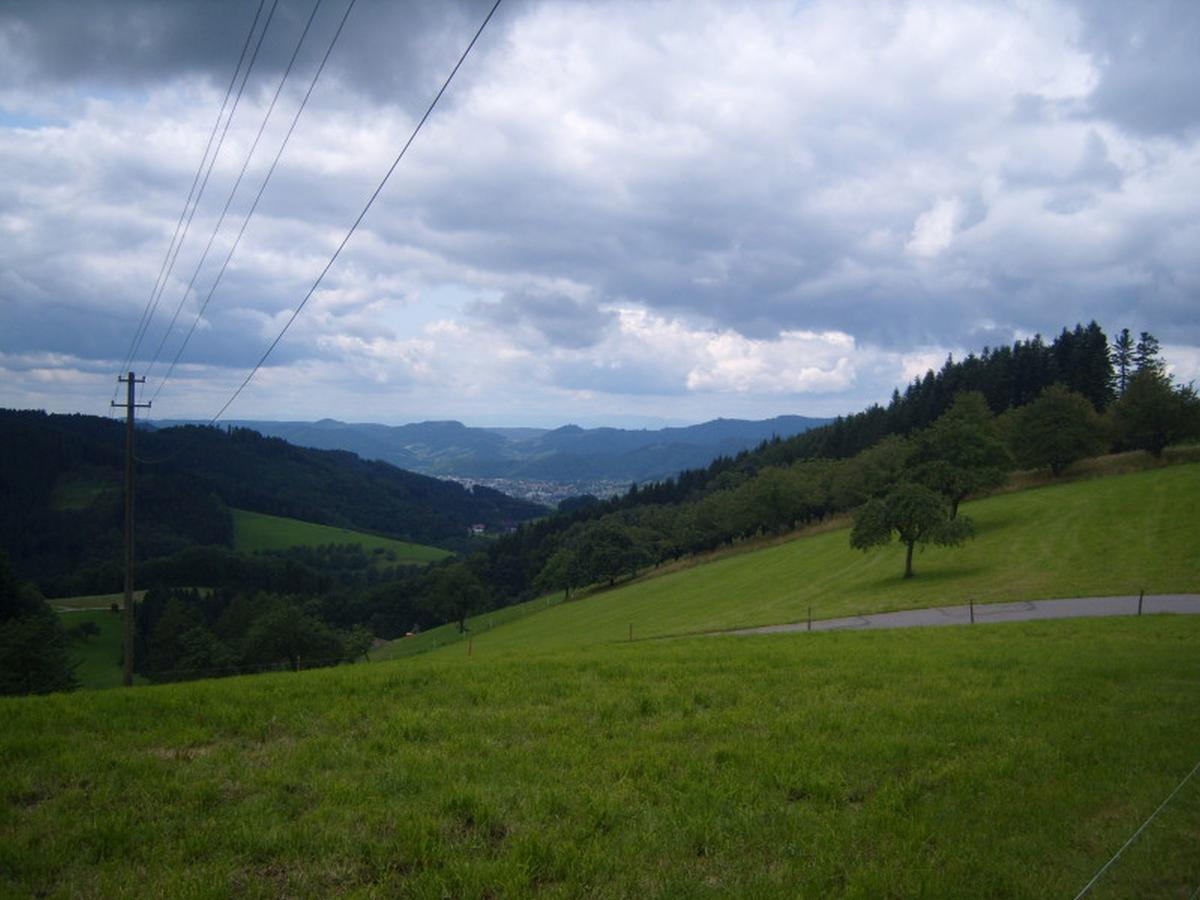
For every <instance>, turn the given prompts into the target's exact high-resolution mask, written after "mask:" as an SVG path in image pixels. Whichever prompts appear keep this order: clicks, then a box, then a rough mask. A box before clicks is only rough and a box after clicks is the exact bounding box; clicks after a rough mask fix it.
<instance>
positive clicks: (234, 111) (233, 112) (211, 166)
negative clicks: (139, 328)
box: [139, 0, 279, 344]
mask: <svg viewBox="0 0 1200 900" xmlns="http://www.w3.org/2000/svg"><path fill="white" fill-rule="evenodd" d="M278 6H279V0H271V9H270V11H269V12H268V13H267V20H266V22H265V23H263V30H262V31H260V32H259V34H258V42H257V43H256V44H255V45H254V53H253V54H251V56H250V62H249V63H248V64H247V65H246V71H245V72H243V73H242V82H241V84H239V85H238V92H237V97H236V98H235V99H234V102H233V107H232V109H230V111H229V118H228V119H226V120H225V127H224V128H223V129H222V130H221V139H220V140H219V141H218V142H217V149H216V151H215V152H214V153H213V155H212V159H210V160H209V162H208V171H206V172H205V173H204V181H202V182H201V183H200V193H199V194H197V195H196V202H195V204H194V205H193V206H192V211H191V212H190V213H188V219H187V224H185V225H184V227H183V237H182V238H180V240H179V244H178V246H176V248H175V256H174V257H172V259H171V265H170V266H168V267H167V277H168V278H170V275H171V272H172V271H173V270H174V268H175V262H176V261H177V260H178V259H179V251H180V250H182V249H183V242H184V240H185V239H186V238H187V233H188V230H189V229H190V228H191V226H192V219H194V218H195V216H196V211H197V210H198V209H199V208H200V199H201V198H202V197H203V196H204V189H205V188H206V187H208V179H209V177H210V176H211V175H212V172H213V169H214V168H215V167H216V164H217V156H218V155H219V154H220V152H221V147H222V146H223V145H224V143H225V138H226V136H228V134H229V128H230V126H231V125H233V117H234V116H235V115H236V114H237V108H238V105H239V104H240V103H241V102H242V94H243V93H245V90H246V82H247V81H249V80H250V72H251V71H253V69H254V63H255V62H256V61H257V60H258V53H259V51H260V50H262V45H263V40H264V39H265V38H266V36H267V30H268V29H269V28H270V27H271V19H272V18H274V16H275V10H276V9H277V8H278ZM194 278H195V276H194V275H193V280H194ZM166 288H167V282H166V280H164V281H163V283H162V285H161V286H160V287H159V291H158V297H157V298H156V299H155V301H154V309H157V308H158V303H159V301H160V300H161V299H162V295H163V291H165V290H166ZM190 289H191V283H190V282H189V284H188V290H190ZM184 296H185V297H186V296H187V295H186V291H185V293H184ZM150 315H151V318H153V316H154V310H151V313H150ZM149 325H150V323H149V322H147V323H146V329H147V330H149ZM142 337H145V332H143V334H142ZM140 343H141V340H140V339H139V344H140Z"/></svg>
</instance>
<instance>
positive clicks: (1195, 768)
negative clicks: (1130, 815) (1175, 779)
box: [1075, 762, 1200, 900]
mask: <svg viewBox="0 0 1200 900" xmlns="http://www.w3.org/2000/svg"><path fill="white" fill-rule="evenodd" d="M1198 771H1200V762H1198V763H1196V765H1194V766H1193V767H1192V771H1190V772H1188V773H1187V775H1186V776H1184V779H1183V781H1181V782H1179V784H1177V785H1176V786H1175V790H1173V791H1171V793H1169V794H1168V795H1167V799H1166V800H1164V801H1163V802H1162V803H1160V804H1159V807H1158V809H1156V810H1155V811H1154V812H1152V813H1151V814H1150V818H1148V819H1147V820H1146V821H1145V822H1143V823H1142V824H1141V827H1139V828H1138V830H1137V831H1135V832H1134V833H1133V834H1132V835H1131V836H1130V838H1129V840H1127V841H1126V842H1125V843H1124V844H1123V845H1122V846H1121V849H1120V850H1118V851H1117V852H1116V853H1115V854H1113V858H1112V859H1110V860H1109V861H1108V862H1106V863H1105V864H1104V865H1103V866H1101V867H1100V871H1099V872H1097V873H1096V874H1095V875H1093V876H1092V880H1091V881H1089V882H1088V883H1087V884H1085V885H1084V886H1083V890H1082V891H1080V892H1079V893H1078V894H1076V895H1075V900H1079V898H1080V897H1082V896H1083V895H1084V894H1086V893H1087V892H1088V891H1090V890H1091V889H1092V887H1093V886H1094V885H1095V884H1096V882H1097V881H1099V880H1100V876H1101V875H1103V874H1104V873H1105V872H1107V871H1108V868H1109V866H1111V865H1112V864H1113V863H1115V862H1116V861H1117V860H1118V859H1119V858H1120V856H1121V854H1122V853H1124V852H1125V851H1126V850H1128V849H1129V845H1130V844H1132V843H1133V842H1134V841H1136V840H1137V838H1138V835H1139V834H1141V833H1142V832H1143V831H1145V830H1146V826H1147V825H1149V824H1150V823H1151V822H1153V821H1154V820H1155V819H1156V818H1158V814H1159V813H1160V812H1162V811H1163V810H1164V809H1166V807H1167V804H1168V803H1170V802H1171V800H1172V799H1174V797H1175V795H1176V794H1178V793H1179V791H1180V790H1181V789H1182V788H1183V786H1184V785H1185V784H1187V783H1188V782H1189V781H1191V779H1192V776H1193V775H1195V774H1196V772H1198ZM1198 890H1200V889H1198ZM1193 896H1195V895H1193Z"/></svg>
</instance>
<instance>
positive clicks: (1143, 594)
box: [1138, 588, 1146, 616]
mask: <svg viewBox="0 0 1200 900" xmlns="http://www.w3.org/2000/svg"><path fill="white" fill-rule="evenodd" d="M1145 596H1146V589H1145V588H1142V589H1141V590H1140V591H1138V615H1139V616H1140V615H1141V614H1142V599H1143V598H1144V597H1145Z"/></svg>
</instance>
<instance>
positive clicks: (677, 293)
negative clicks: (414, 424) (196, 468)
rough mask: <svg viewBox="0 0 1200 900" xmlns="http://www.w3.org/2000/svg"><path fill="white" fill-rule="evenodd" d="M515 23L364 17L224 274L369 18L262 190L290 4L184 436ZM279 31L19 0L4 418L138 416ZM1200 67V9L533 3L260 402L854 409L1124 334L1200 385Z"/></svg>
mask: <svg viewBox="0 0 1200 900" xmlns="http://www.w3.org/2000/svg"><path fill="white" fill-rule="evenodd" d="M272 2H273V0H266V2H265V6H264V7H263V8H262V11H261V15H260V16H259V18H258V25H257V27H256V30H255V32H254V34H253V37H252V38H251V43H250V46H251V49H253V46H254V44H255V43H256V42H257V41H258V39H259V34H261V33H262V27H263V24H264V22H266V20H267V17H268V14H269V13H271V10H272ZM489 6H490V4H488V3H479V2H463V3H459V4H455V3H451V2H446V0H428V2H413V3H394V2H383V0H358V2H357V4H356V5H355V6H354V7H353V9H352V10H351V12H350V15H349V18H348V19H347V22H346V26H345V29H344V31H343V33H342V34H341V36H340V38H339V39H338V41H337V43H336V44H335V45H334V47H333V50H332V54H331V56H330V59H329V64H328V66H327V67H326V69H325V70H324V73H323V74H322V76H321V78H320V80H319V81H318V82H317V84H316V87H315V89H314V90H313V93H312V97H311V99H310V100H309V102H308V105H307V107H306V108H305V109H304V112H303V114H302V115H301V117H300V118H299V120H298V123H297V125H296V128H295V131H294V134H293V136H292V138H291V140H290V142H289V143H288V145H287V147H286V149H285V150H284V152H283V155H282V157H281V158H280V161H279V164H278V167H277V168H276V170H275V172H274V175H273V177H272V178H271V180H270V182H269V183H268V184H267V186H266V189H265V190H264V191H263V193H262V199H261V202H260V203H259V205H258V207H257V211H256V212H255V214H254V216H253V217H252V218H251V219H250V220H249V224H248V225H247V227H246V229H245V234H244V236H243V237H242V239H241V241H240V243H239V244H238V246H237V249H236V252H235V253H234V255H233V256H232V257H231V259H230V263H229V267H228V269H227V271H226V272H225V274H224V276H223V277H222V279H221V281H220V283H219V284H217V286H216V289H215V290H213V285H214V282H215V279H216V278H217V273H218V270H219V269H220V266H221V263H222V262H223V261H224V260H225V258H226V256H227V254H228V252H229V250H230V248H231V246H232V245H233V242H234V239H235V237H236V236H237V233H238V230H239V228H241V226H242V223H243V220H244V217H245V215H246V212H247V211H248V210H249V208H250V206H251V204H252V203H253V201H254V198H255V194H256V193H257V192H258V190H259V188H260V185H261V184H262V182H263V178H264V176H265V175H266V174H267V171H268V168H269V167H270V165H271V162H272V160H273V159H274V158H275V155H276V153H277V152H278V150H279V148H280V145H281V142H282V140H283V137H284V134H285V133H286V131H287V129H288V126H289V125H290V124H291V122H292V120H293V117H294V116H295V113H296V110H297V108H298V107H299V105H300V101H301V98H302V97H303V96H304V93H305V91H306V90H307V89H308V86H309V84H310V81H311V79H312V77H313V74H314V72H315V71H316V68H317V65H318V63H319V61H320V58H321V56H322V55H323V54H324V53H325V52H326V48H327V47H328V46H329V42H330V40H331V38H332V36H333V34H334V31H335V29H336V28H337V24H338V21H339V20H340V19H341V18H342V16H343V14H344V12H345V11H346V8H347V0H322V2H321V3H320V5H319V7H317V9H316V13H315V16H314V17H313V19H312V25H311V27H310V28H309V30H308V33H307V36H306V37H305V40H304V42H303V43H302V44H300V45H299V52H298V55H297V56H296V62H295V65H294V67H293V68H292V71H291V74H290V76H289V77H288V79H287V81H286V82H285V83H284V84H283V88H282V91H281V93H280V94H279V100H278V102H277V103H276V105H275V109H274V114H273V115H272V117H271V118H270V119H269V120H268V121H267V124H266V127H265V129H264V130H263V133H262V137H261V139H260V140H259V141H258V143H257V147H256V149H255V152H254V154H253V156H251V157H250V158H249V164H248V166H247V168H246V174H245V176H244V177H243V178H242V180H241V184H240V186H239V187H238V190H237V191H236V192H234V193H232V194H231V191H232V189H233V187H234V184H235V182H236V181H237V179H238V175H239V172H240V171H241V169H242V167H243V164H244V163H245V162H246V160H247V154H248V153H249V151H250V149H251V147H252V145H254V142H255V136H256V134H257V133H258V132H259V129H260V127H261V126H262V123H263V119H264V115H265V113H266V112H267V109H268V107H269V105H270V104H271V102H272V97H273V96H274V95H275V93H276V91H277V89H278V87H279V84H280V79H281V77H282V76H283V74H284V71H285V69H286V67H287V64H288V60H289V58H291V56H292V54H293V52H294V51H295V50H296V47H297V42H298V41H299V39H300V36H301V33H302V31H303V29H304V27H305V23H306V21H307V20H308V19H309V16H310V14H311V13H312V12H313V8H314V0H278V4H277V6H276V7H275V8H274V12H273V14H271V16H270V21H269V23H267V24H268V27H267V28H266V31H265V35H264V36H263V37H262V42H261V50H260V52H259V54H258V56H257V58H256V60H255V63H254V66H253V68H252V69H251V70H250V72H249V75H248V76H247V78H246V82H245V84H246V87H245V91H244V93H243V94H242V96H241V99H240V102H239V103H238V105H237V107H236V110H235V111H234V114H233V116H232V122H231V124H230V125H229V127H228V133H227V134H226V135H225V137H224V140H223V143H221V148H220V153H219V154H218V155H217V157H216V162H215V164H214V166H213V168H212V173H211V175H210V176H209V177H208V178H207V181H206V182H204V191H203V193H202V195H201V196H200V201H199V203H198V205H197V207H196V211H195V214H194V218H193V219H192V221H191V224H190V226H189V230H188V233H187V238H186V240H185V241H184V243H183V244H182V247H181V249H180V250H179V252H178V255H177V256H176V257H175V259H174V264H173V266H172V267H171V269H170V277H169V278H167V279H166V281H165V288H164V289H163V290H162V292H161V299H160V300H159V302H158V305H157V308H156V309H155V312H154V316H153V318H152V319H151V321H150V325H149V327H148V329H147V331H146V334H145V338H144V340H143V341H142V342H141V344H140V347H139V349H138V352H137V353H136V354H135V358H134V361H133V363H132V368H133V369H134V370H135V371H136V372H137V373H138V374H139V375H141V374H143V373H148V375H149V381H148V384H147V385H146V388H147V396H154V397H155V400H154V407H153V410H152V415H153V416H154V417H158V418H204V419H207V418H210V417H212V416H213V415H214V414H216V412H217V411H218V410H219V409H220V408H221V406H222V405H223V404H224V403H225V402H226V401H227V400H228V399H229V397H230V396H231V395H232V393H233V391H234V389H235V388H236V387H237V386H238V384H240V383H241V381H242V380H243V379H244V378H245V377H246V375H247V374H248V373H249V371H250V370H251V368H252V367H253V366H254V364H255V362H256V361H257V360H258V359H259V357H260V356H261V355H262V353H263V352H264V351H265V349H266V348H267V346H268V345H269V344H270V342H271V341H272V340H273V339H274V338H275V337H276V335H278V334H279V331H280V329H281V328H282V327H283V325H284V323H285V322H286V321H287V319H288V317H289V316H290V315H291V313H292V311H293V310H294V309H295V308H296V306H297V304H299V302H300V301H301V299H302V298H303V297H304V295H305V293H306V292H307V291H308V289H309V288H310V287H311V286H312V284H313V282H314V280H315V279H316V278H317V276H318V274H319V273H320V272H321V270H322V269H323V268H324V266H325V265H326V264H327V263H328V261H329V259H330V256H331V255H332V253H333V252H334V250H335V249H336V247H337V246H338V244H339V242H340V241H341V240H342V239H343V237H344V236H345V235H346V233H347V230H348V228H349V226H350V225H351V223H352V222H353V221H354V219H355V217H356V216H357V215H358V214H359V212H360V211H361V210H362V208H363V206H364V204H365V203H366V201H367V199H368V197H369V196H370V195H371V192H372V191H373V190H374V189H375V187H376V185H377V184H378V183H379V181H380V179H381V178H382V177H383V176H384V174H385V172H386V171H387V169H388V167H389V166H390V165H391V163H392V161H393V159H394V158H395V156H396V154H397V153H398V152H399V149H400V147H401V146H403V144H404V141H405V140H406V139H407V138H408V135H409V133H410V132H411V130H412V128H413V126H414V125H415V123H416V121H417V119H418V118H419V117H420V115H421V114H422V113H423V112H424V109H425V106H426V105H427V104H428V102H429V101H430V100H431V99H432V97H433V95H434V94H435V93H436V91H437V89H438V87H439V86H440V84H441V82H442V80H443V79H444V78H445V77H446V75H447V74H448V73H449V71H450V69H451V67H452V66H453V64H454V62H455V61H456V59H457V58H458V55H459V54H460V53H461V52H462V50H463V49H464V48H465V46H466V44H467V42H468V41H469V40H470V37H471V35H472V34H473V33H474V30H475V29H476V28H477V27H478V25H479V23H480V22H481V21H482V19H483V16H484V15H485V14H486V12H487V9H488V7H489ZM257 11H258V3H257V0H242V2H212V0H195V2H184V0H173V2H171V3H163V2H160V0H146V2H141V0H109V2H95V3H79V2H77V0H65V2H60V0H29V2H23V0H0V405H3V406H8V407H38V408H45V409H48V410H51V411H57V412H85V413H94V414H101V413H107V412H108V405H109V401H110V399H111V397H112V394H113V389H114V387H115V378H116V374H117V373H118V372H119V371H120V370H121V367H122V364H123V362H124V360H125V358H126V355H127V353H128V351H129V349H130V346H131V343H132V341H133V339H134V335H135V333H136V330H137V327H138V323H139V319H140V317H141V316H142V313H143V311H144V310H146V308H147V305H148V303H149V302H150V300H151V298H152V296H153V295H154V288H155V284H156V278H157V276H158V274H159V272H160V270H161V268H162V267H163V264H164V260H165V259H167V258H168V250H169V248H170V247H171V242H172V235H173V234H174V232H175V229H176V224H177V223H178V222H179V221H180V216H181V212H182V211H183V210H184V204H185V200H186V198H187V196H188V193H189V188H191V186H192V185H193V181H194V179H196V176H197V172H198V170H199V168H200V164H201V160H202V158H203V156H204V152H205V146H206V143H207V141H208V139H209V135H210V134H211V133H212V132H213V129H214V122H216V121H217V117H218V111H219V110H220V109H221V106H222V100H223V99H224V98H225V96H226V89H227V87H228V86H229V84H230V83H231V79H233V77H234V72H235V66H236V64H237V62H238V58H239V54H240V53H241V51H242V47H243V45H244V44H245V43H246V41H247V37H248V35H250V34H251V23H252V22H253V21H254V20H255V14H256V12H257ZM244 71H245V70H244V67H243V72H244ZM1197 85H1200V4H1198V3H1196V2H1194V0H1182V2H1178V3H1172V2H1153V0H1148V2H1139V3H1128V2H1124V0H1118V2H1112V3H1105V2H1098V0H1087V2H1079V3H1071V2H1032V0H1026V2H1006V3H991V2H977V3H962V2H944V3H942V2H863V3H856V2H844V0H837V2H791V3H782V2H781V3H772V2H754V3H733V2H704V0H680V2H645V0H642V2H584V0H576V2H571V0H546V2H537V0H506V2H505V3H503V4H502V5H501V7H500V9H499V11H498V13H497V14H496V17H495V18H494V19H493V20H492V22H491V24H490V25H489V26H488V28H487V30H486V31H485V32H484V35H483V37H482V39H481V40H480V42H479V44H478V45H477V47H476V49H475V51H474V52H473V54H472V55H471V56H470V57H469V58H468V60H467V61H466V63H465V64H464V66H463V68H462V69H461V71H460V72H459V75H458V77H457V78H456V79H455V81H454V82H453V84H452V85H451V87H450V89H449V91H448V92H447V94H446V96H445V97H444V99H443V102H442V104H441V105H440V106H439V107H438V108H437V110H436V111H435V112H434V114H433V116H432V117H431V119H430V120H429V122H428V124H427V126H426V128H425V129H424V130H423V131H422V132H421V134H420V135H419V136H418V138H417V140H416V142H415V143H414V144H413V146H412V149H411V150H410V151H409V153H408V155H407V156H406V157H405V158H404V160H403V161H402V162H401V163H400V165H399V167H398V168H397V169H396V171H395V174H394V175H393V176H392V178H391V180H390V181H389V182H388V183H387V185H386V187H385V188H384V190H383V192H382V193H381V195H380V197H379V199H378V201H377V202H376V204H375V206H374V207H373V208H372V209H371V211H370V212H369V213H368V215H367V217H366V218H365V219H364V220H363V223H362V225H361V226H360V228H359V229H358V231H357V232H356V233H355V234H354V236H353V237H352V239H351V240H350V242H349V244H348V245H347V247H346V250H345V251H344V252H343V253H342V255H341V256H340V257H339V259H338V260H337V262H336V263H335V265H334V266H333V267H332V269H331V270H330V271H329V274H328V275H327V276H326V278H325V279H324V281H323V282H322V283H321V286H320V288H319V289H318V291H317V292H316V293H315V294H314V295H313V298H312V299H311V301H310V302H309V303H308V304H307V306H306V307H305V308H304V310H303V312H302V313H301V314H300V316H299V317H298V318H297V319H296V322H295V324H294V325H293V326H292V328H291V330H290V331H288V333H287V334H286V336H285V337H284V338H283V340H282V341H281V342H280V344H279V345H278V348H277V349H276V351H275V352H274V353H273V354H272V356H271V357H270V359H269V361H268V363H267V365H266V366H265V367H264V368H263V369H262V370H261V371H259V373H258V374H257V376H256V377H255V378H254V380H253V381H252V382H251V383H250V385H249V386H248V387H247V388H246V390H245V391H244V392H243V393H242V394H241V396H240V397H239V398H238V399H237V401H236V402H235V403H234V404H233V405H232V406H231V407H230V409H229V411H228V412H227V413H226V417H230V418H271V419H317V418H322V417H326V416H328V417H333V418H339V419H343V420H349V421H378V422H387V423H401V422H409V421H420V420H423V419H431V418H436V419H445V418H457V419H460V420H462V421H465V422H467V423H468V424H481V425H498V424H520V425H544V426H556V425H561V424H564V423H567V422H577V423H580V424H585V425H591V424H598V423H606V424H635V423H641V424H661V423H666V422H671V423H679V422H698V421H703V420H706V419H711V418H715V417H718V416H726V417H741V418H764V417H767V416H772V415H777V414H782V413H798V414H809V415H831V414H837V413H844V412H853V411H856V410H858V409H861V408H863V407H864V406H866V405H867V404H869V403H871V402H875V401H886V399H887V397H888V396H889V395H890V393H891V391H892V389H893V388H894V387H896V386H902V385H903V384H904V383H906V382H907V381H908V380H910V379H911V378H912V377H913V376H914V375H918V374H920V373H922V372H924V370H925V369H926V368H927V367H929V366H934V367H936V366H938V365H940V363H941V362H942V361H943V360H944V359H945V357H946V355H947V354H948V353H953V354H955V356H956V357H957V356H961V355H963V354H965V353H966V352H967V351H970V350H979V349H981V348H982V347H983V346H985V345H993V346H994V345H997V344H1003V343H1009V342H1011V341H1012V340H1014V339H1016V338H1020V337H1028V336H1030V335H1032V334H1034V333H1037V332H1041V333H1042V334H1044V335H1047V336H1052V335H1053V334H1054V333H1056V332H1057V331H1058V330H1059V329H1060V328H1062V327H1063V326H1064V325H1067V326H1073V325H1074V324H1075V323H1077V322H1085V323H1086V322H1087V321H1090V320H1092V319H1096V320H1097V321H1098V322H1099V323H1100V324H1101V326H1102V327H1103V328H1104V329H1105V331H1106V332H1108V333H1109V335H1110V336H1111V335H1113V334H1115V333H1116V332H1117V331H1119V330H1120V328H1122V327H1129V328H1131V329H1132V330H1133V331H1134V332H1135V333H1136V332H1138V331H1140V330H1143V329H1145V330H1149V331H1151V332H1152V333H1154V334H1155V335H1156V336H1157V337H1158V338H1159V339H1160V341H1161V342H1162V344H1163V346H1164V350H1165V355H1166V357H1167V361H1168V362H1169V363H1170V365H1171V367H1172V369H1173V371H1174V374H1175V375H1176V377H1177V378H1180V379H1182V380H1184V381H1187V380H1191V379H1194V378H1200V90H1198V89H1197ZM235 94H236V91H235ZM230 102H231V103H232V99H231V101H230ZM223 127H224V122H223V121H222V125H221V128H223ZM221 128H218V129H217V134H218V137H219V136H220V133H221ZM214 143H215V142H214ZM231 196H232V200H231V199H230V198H231ZM226 204H228V212H227V214H226V215H225V218H224V222H223V223H222V225H221V228H220V229H217V228H216V226H217V223H218V219H219V217H220V216H221V213H222V209H223V208H225V207H226ZM214 234H215V238H213V235H214ZM210 239H211V242H212V245H211V249H210V250H209V251H208V253H207V256H206V257H205V247H206V245H207V244H208V243H209V242H210ZM202 260H203V263H202ZM189 285H190V289H189ZM206 301H207V306H206V308H205V309H204V313H203V315H202V316H200V317H199V318H197V315H198V313H199V311H200V309H201V307H202V306H204V305H205V303H206ZM176 311H178V315H177V317H176ZM173 317H176V318H175V320H174V326H173V328H170V329H168V326H169V325H170V323H171V321H172V318H173ZM193 325H194V333H193V334H192V337H191V339H190V342H189V343H187V345H186V347H184V349H183V352H182V354H181V355H180V364H179V366H178V367H176V368H175V370H174V372H173V373H172V375H171V377H170V379H169V380H167V381H165V382H164V381H163V376H164V374H165V373H166V370H167V367H168V366H169V364H170V362H171V360H172V359H173V358H174V357H175V355H176V354H177V353H178V352H179V349H180V347H181V345H182V342H183V340H184V336H185V335H186V334H187V333H188V331H189V330H192V329H193ZM160 348H161V350H160ZM156 357H157V359H156Z"/></svg>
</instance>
